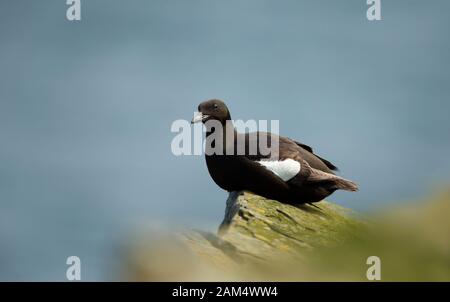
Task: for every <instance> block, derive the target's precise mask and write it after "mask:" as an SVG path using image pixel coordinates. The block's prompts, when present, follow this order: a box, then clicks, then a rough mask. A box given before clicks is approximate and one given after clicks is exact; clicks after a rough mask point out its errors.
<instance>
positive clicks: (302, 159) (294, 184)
mask: <svg viewBox="0 0 450 302" xmlns="http://www.w3.org/2000/svg"><path fill="white" fill-rule="evenodd" d="M208 121H215V122H216V124H217V123H220V125H222V127H212V128H210V129H208V127H207V131H206V137H207V140H208V137H212V136H213V134H217V133H215V131H221V133H219V134H221V135H220V137H221V138H222V139H223V148H224V152H223V153H221V154H208V153H207V154H206V155H205V157H206V164H207V167H208V171H209V174H210V175H211V177H212V179H213V180H214V182H215V183H216V184H217V185H218V186H219V187H221V188H222V189H224V190H226V191H228V192H235V191H237V192H240V191H250V192H253V193H255V194H257V195H260V196H263V197H265V198H268V199H274V200H278V201H280V202H283V203H288V204H293V205H295V204H304V203H313V202H318V201H321V200H323V199H324V198H326V197H327V196H329V195H330V194H332V193H333V192H334V191H336V190H338V189H341V190H346V191H357V190H358V186H357V185H356V184H355V183H354V182H352V181H349V180H346V179H344V178H342V177H339V176H337V175H335V174H334V172H333V171H335V170H337V168H336V166H334V165H333V164H332V163H331V162H329V161H328V160H326V159H323V158H321V157H319V156H318V155H316V154H314V152H313V150H312V148H311V147H309V146H307V145H305V144H302V143H299V142H297V141H294V140H292V139H290V138H287V137H283V136H278V135H276V134H272V133H268V132H254V133H253V135H252V133H238V132H237V131H236V129H235V128H234V126H233V124H232V123H230V121H231V115H230V112H229V110H228V108H227V106H226V105H225V103H224V102H223V101H221V100H216V99H213V100H209V101H206V102H203V103H201V104H200V105H199V106H198V114H197V115H196V116H195V117H194V119H193V120H192V123H195V122H202V123H204V124H205V125H207V122H208ZM230 134H232V135H230ZM255 134H256V135H255ZM263 137H264V139H265V140H266V141H268V142H269V143H270V142H275V141H276V142H277V148H276V149H273V150H271V152H269V153H268V154H262V152H259V150H257V152H256V153H249V152H248V150H249V149H248V146H250V145H251V144H252V143H253V142H254V140H261V139H262V138H263ZM239 141H244V142H245V148H246V149H245V150H246V152H244V154H237V153H232V154H229V153H228V152H225V149H229V148H230V147H233V150H237V149H239V148H238V147H237V146H236V145H237V142H239Z"/></svg>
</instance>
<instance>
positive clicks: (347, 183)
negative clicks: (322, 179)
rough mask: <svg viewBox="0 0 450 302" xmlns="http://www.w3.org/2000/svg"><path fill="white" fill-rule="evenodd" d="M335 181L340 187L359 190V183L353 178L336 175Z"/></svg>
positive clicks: (346, 189) (347, 189)
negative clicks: (352, 179) (348, 178)
mask: <svg viewBox="0 0 450 302" xmlns="http://www.w3.org/2000/svg"><path fill="white" fill-rule="evenodd" d="M334 183H335V185H336V187H337V188H338V189H341V190H345V191H351V192H356V191H358V185H357V184H356V183H354V182H353V181H351V180H347V179H344V178H342V177H336V179H334Z"/></svg>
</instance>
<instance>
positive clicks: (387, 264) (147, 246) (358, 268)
mask: <svg viewBox="0 0 450 302" xmlns="http://www.w3.org/2000/svg"><path fill="white" fill-rule="evenodd" d="M317 206H318V207H319V209H318V208H315V207H311V206H303V207H293V206H289V205H284V204H280V203H278V202H276V201H273V200H266V199H264V198H262V197H259V196H256V195H252V194H248V193H245V195H241V196H239V197H238V198H237V199H236V200H228V201H227V210H226V213H225V219H224V222H223V223H222V225H221V227H220V230H219V232H218V234H213V233H210V232H204V231H198V230H189V231H182V232H177V233H172V234H165V235H162V234H158V235H156V236H155V235H153V236H149V235H148V234H144V235H140V236H138V237H137V239H136V240H135V241H136V242H135V244H134V245H133V247H132V248H131V250H130V252H129V254H128V255H129V256H128V259H127V261H126V264H125V268H124V278H125V279H126V280H139V281H244V280H254V281H368V279H367V277H366V272H367V270H368V269H369V267H370V266H371V265H368V264H367V263H366V261H367V258H368V257H370V256H377V257H379V259H380V261H381V266H380V268H381V270H380V271H381V281H450V191H449V190H447V191H444V192H441V193H438V194H435V195H434V196H433V197H432V198H429V199H428V200H425V201H422V202H416V203H414V204H408V205H399V206H397V207H391V208H389V209H386V208H385V209H383V210H382V211H378V212H377V213H373V214H371V215H368V216H365V217H362V216H361V215H357V214H356V213H353V212H352V211H350V210H348V209H344V208H342V207H339V206H337V205H335V204H332V203H329V202H325V201H324V202H320V203H318V204H317ZM149 237H150V238H149Z"/></svg>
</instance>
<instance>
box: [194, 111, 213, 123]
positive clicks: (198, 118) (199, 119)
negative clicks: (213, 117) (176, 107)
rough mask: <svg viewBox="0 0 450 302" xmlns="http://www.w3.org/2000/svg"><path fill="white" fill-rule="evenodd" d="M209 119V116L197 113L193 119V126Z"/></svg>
mask: <svg viewBox="0 0 450 302" xmlns="http://www.w3.org/2000/svg"><path fill="white" fill-rule="evenodd" d="M208 117H209V115H205V114H203V113H201V112H197V113H196V114H195V115H194V118H193V119H192V121H191V124H194V123H198V122H203V121H204V120H205V119H207V118H208Z"/></svg>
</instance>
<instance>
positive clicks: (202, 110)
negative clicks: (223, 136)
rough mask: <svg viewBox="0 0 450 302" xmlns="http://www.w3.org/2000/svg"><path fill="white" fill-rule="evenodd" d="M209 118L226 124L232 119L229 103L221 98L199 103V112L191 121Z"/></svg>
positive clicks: (196, 121) (207, 119)
mask: <svg viewBox="0 0 450 302" xmlns="http://www.w3.org/2000/svg"><path fill="white" fill-rule="evenodd" d="M209 120H217V121H219V122H220V123H221V124H223V125H224V124H225V123H226V121H227V120H231V116H230V111H228V108H227V105H225V103H224V102H223V101H221V100H216V99H213V100H209V101H205V102H203V103H200V105H198V113H197V114H196V115H195V116H194V118H193V119H192V121H191V123H192V124H193V123H198V122H202V123H205V122H206V121H209Z"/></svg>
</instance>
